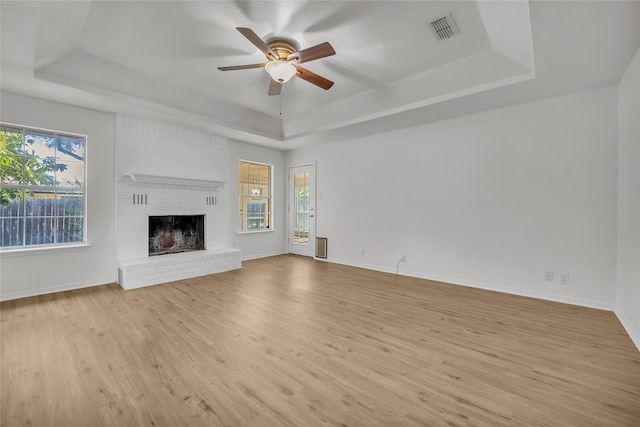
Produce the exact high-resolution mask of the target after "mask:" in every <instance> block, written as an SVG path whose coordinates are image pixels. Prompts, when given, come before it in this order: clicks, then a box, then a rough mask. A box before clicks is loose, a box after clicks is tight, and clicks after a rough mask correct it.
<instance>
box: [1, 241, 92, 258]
mask: <svg viewBox="0 0 640 427" xmlns="http://www.w3.org/2000/svg"><path fill="white" fill-rule="evenodd" d="M90 247H91V245H90V244H89V243H79V244H73V245H58V246H42V247H33V248H18V249H10V248H3V249H0V258H11V257H17V256H29V255H45V254H52V253H60V252H74V251H83V250H87V249H89V248H90Z"/></svg>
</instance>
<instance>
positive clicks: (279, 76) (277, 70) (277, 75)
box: [264, 60, 297, 83]
mask: <svg viewBox="0 0 640 427" xmlns="http://www.w3.org/2000/svg"><path fill="white" fill-rule="evenodd" d="M264 69H265V70H266V71H267V73H269V75H270V76H271V78H272V79H273V80H275V81H277V82H278V83H286V82H288V81H289V80H291V78H292V77H293V76H295V75H296V73H297V70H296V67H295V66H294V65H293V64H291V63H289V62H286V61H281V60H280V61H271V62H269V63H268V64H267V65H265V66H264Z"/></svg>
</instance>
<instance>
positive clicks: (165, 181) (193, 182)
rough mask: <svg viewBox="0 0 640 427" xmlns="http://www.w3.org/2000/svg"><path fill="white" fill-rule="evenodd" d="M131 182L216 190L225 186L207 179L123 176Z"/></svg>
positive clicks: (223, 182) (137, 174)
mask: <svg viewBox="0 0 640 427" xmlns="http://www.w3.org/2000/svg"><path fill="white" fill-rule="evenodd" d="M123 178H125V179H128V180H130V181H132V182H140V183H145V184H162V185H181V186H189V187H204V188H217V187H221V186H223V185H224V184H226V182H225V181H215V180H209V179H194V178H180V177H176V176H159V175H147V174H141V173H133V172H129V173H127V174H125V175H124V176H123Z"/></svg>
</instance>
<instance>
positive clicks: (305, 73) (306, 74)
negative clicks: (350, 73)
mask: <svg viewBox="0 0 640 427" xmlns="http://www.w3.org/2000/svg"><path fill="white" fill-rule="evenodd" d="M296 69H297V70H298V74H296V76H298V77H300V78H301V79H302V80H306V81H308V82H309V83H312V84H314V85H316V86H318V87H321V88H322V89H324V90H329V88H330V87H331V86H333V82H332V81H331V80H327V79H325V78H324V77H322V76H319V75H317V74H316V73H312V72H311V71H309V70H307V69H306V68H302V67H300V66H298V65H296Z"/></svg>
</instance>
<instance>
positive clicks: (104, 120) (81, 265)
mask: <svg viewBox="0 0 640 427" xmlns="http://www.w3.org/2000/svg"><path fill="white" fill-rule="evenodd" d="M1 97H2V100H1V120H2V121H3V122H8V123H15V124H20V125H24V126H33V127H40V128H46V129H51V130H57V131H65V132H71V133H80V134H84V135H87V165H88V167H87V174H88V175H87V180H86V182H87V200H86V203H87V227H88V230H87V236H88V240H89V243H90V247H88V248H83V249H78V250H73V251H55V252H53V253H52V252H47V253H44V254H37V253H30V254H29V255H20V256H8V255H7V254H3V255H0V257H1V258H0V270H1V272H0V298H1V299H3V300H4V299H12V298H19V297H23V296H29V295H36V294H43V293H49V292H55V291H58V290H63V289H73V288H79V287H86V286H93V285H101V284H105V283H111V282H113V281H114V280H115V276H116V263H115V246H114V235H115V216H114V212H115V189H114V182H115V181H114V146H113V140H114V138H113V132H114V116H113V115H111V114H105V113H101V112H97V111H93V110H87V109H84V108H77V107H72V106H69V105H65V104H58V103H54V102H49V101H44V100H41V99H35V98H29V97H25V96H21V95H15V94H12V93H6V92H2V94H1Z"/></svg>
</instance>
